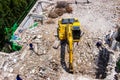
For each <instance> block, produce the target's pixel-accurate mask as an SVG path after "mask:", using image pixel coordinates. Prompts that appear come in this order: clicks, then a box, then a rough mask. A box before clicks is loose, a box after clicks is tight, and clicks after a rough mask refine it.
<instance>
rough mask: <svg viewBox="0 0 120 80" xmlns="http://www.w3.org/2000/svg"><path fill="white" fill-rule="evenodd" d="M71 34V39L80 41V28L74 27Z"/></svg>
mask: <svg viewBox="0 0 120 80" xmlns="http://www.w3.org/2000/svg"><path fill="white" fill-rule="evenodd" d="M72 34H73V39H74V40H76V39H80V35H81V30H80V27H78V26H74V27H73V30H72Z"/></svg>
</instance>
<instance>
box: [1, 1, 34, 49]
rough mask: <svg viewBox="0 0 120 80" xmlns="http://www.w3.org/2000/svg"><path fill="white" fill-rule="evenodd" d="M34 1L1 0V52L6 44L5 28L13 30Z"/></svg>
mask: <svg viewBox="0 0 120 80" xmlns="http://www.w3.org/2000/svg"><path fill="white" fill-rule="evenodd" d="M31 1H32V0H0V50H1V49H2V47H3V46H4V44H5V42H6V37H7V36H6V34H5V28H6V27H8V28H11V27H12V25H13V24H14V22H15V21H16V20H17V19H18V18H19V17H20V16H21V15H22V13H23V12H24V11H25V9H26V7H27V6H28V5H29V4H30V2H31Z"/></svg>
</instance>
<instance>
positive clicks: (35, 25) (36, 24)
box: [29, 22, 38, 29]
mask: <svg viewBox="0 0 120 80" xmlns="http://www.w3.org/2000/svg"><path fill="white" fill-rule="evenodd" d="M37 26H38V22H35V23H34V24H33V25H32V26H30V27H29V29H31V28H34V27H37Z"/></svg>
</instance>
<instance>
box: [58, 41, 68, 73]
mask: <svg viewBox="0 0 120 80" xmlns="http://www.w3.org/2000/svg"><path fill="white" fill-rule="evenodd" d="M60 44H61V50H60V51H61V52H60V58H61V60H60V62H61V65H62V68H63V69H64V70H65V71H66V72H68V73H69V68H68V67H67V64H66V62H65V49H66V44H67V43H66V41H61V42H60Z"/></svg>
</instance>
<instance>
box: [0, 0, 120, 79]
mask: <svg viewBox="0 0 120 80" xmlns="http://www.w3.org/2000/svg"><path fill="white" fill-rule="evenodd" d="M38 1H39V0H38ZM50 1H51V2H52V4H49V3H44V1H43V3H44V6H43V15H45V16H47V19H45V20H43V24H41V21H39V20H35V18H34V21H35V22H36V21H37V22H38V25H37V26H36V27H33V28H27V29H25V30H24V33H22V34H21V40H20V41H18V44H20V45H22V46H23V47H22V49H21V50H20V51H17V52H14V53H9V54H8V53H3V52H0V80H15V78H16V75H17V74H20V77H21V78H22V79H23V80H83V79H85V80H93V79H95V77H96V72H97V69H100V68H99V67H98V64H97V61H98V59H99V58H98V56H99V53H100V51H99V49H98V48H97V47H96V42H97V41H98V40H99V39H100V40H101V41H102V42H103V44H104V43H105V42H104V38H105V35H106V33H107V32H108V31H109V30H111V29H113V28H112V27H113V26H114V25H115V24H119V20H120V19H119V18H118V17H119V16H120V13H119V11H120V8H119V7H118V6H119V5H120V2H118V0H114V1H113V0H104V1H101V0H98V1H96V0H90V3H89V4H86V3H84V0H76V1H78V2H79V1H81V2H80V3H77V4H74V3H75V1H74V0H70V1H71V2H73V4H68V3H67V2H65V1H62V2H57V0H50ZM70 1H69V2H70ZM43 3H42V4H43ZM53 3H55V4H53ZM59 17H76V18H78V19H79V21H80V22H81V26H82V27H83V29H82V31H83V32H84V35H83V36H82V38H81V40H80V42H79V43H78V45H74V52H73V53H74V54H73V59H74V62H73V64H74V74H69V73H67V68H68V65H69V64H68V60H69V54H68V52H67V48H66V50H65V54H62V53H61V47H62V46H61V45H59V47H58V49H54V48H53V44H54V43H55V41H56V40H57V37H56V34H57V27H58V25H57V24H58V23H57V21H58V18H59ZM117 18H118V19H117ZM37 19H38V18H37ZM30 43H32V44H33V50H30V49H29V44H30ZM66 47H67V46H66ZM104 49H105V51H106V52H107V53H111V54H110V61H109V62H107V63H106V64H108V66H107V67H106V64H105V66H103V67H105V70H106V72H105V73H107V77H106V78H107V79H109V80H110V78H111V79H112V78H113V77H114V75H113V72H114V68H115V61H116V58H117V57H118V55H119V52H117V51H115V52H114V51H113V50H111V48H109V47H108V46H107V45H106V44H104ZM64 57H65V62H64V61H62V60H63V59H64ZM105 59H107V58H105ZM107 70H108V71H107ZM117 76H119V74H117Z"/></svg>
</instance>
